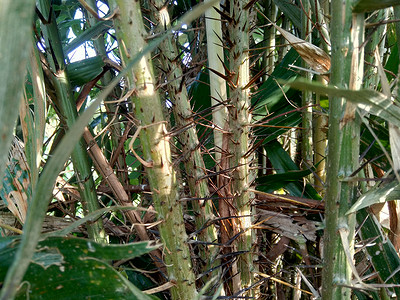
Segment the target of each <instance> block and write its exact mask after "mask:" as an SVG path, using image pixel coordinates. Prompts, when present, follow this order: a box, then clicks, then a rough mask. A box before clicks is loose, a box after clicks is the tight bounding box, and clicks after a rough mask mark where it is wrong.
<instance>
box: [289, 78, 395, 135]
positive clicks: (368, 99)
mask: <svg viewBox="0 0 400 300" xmlns="http://www.w3.org/2000/svg"><path fill="white" fill-rule="evenodd" d="M287 85H288V86H291V87H293V88H296V89H299V90H310V91H313V92H315V93H319V94H325V95H329V96H331V97H339V98H346V100H347V101H349V102H352V103H354V104H357V106H358V107H359V108H360V109H362V110H364V111H365V112H367V113H370V114H373V115H376V116H378V117H381V118H382V119H385V120H386V121H388V122H390V123H392V124H393V125H396V126H398V127H400V107H399V106H397V105H396V104H395V103H394V102H392V101H391V99H388V98H387V97H386V96H385V95H384V94H382V93H379V92H377V91H373V90H367V89H363V90H357V91H352V90H347V89H339V88H336V87H334V86H331V85H328V86H325V85H322V84H320V83H317V82H310V81H306V80H302V79H297V80H296V81H293V82H289V83H287Z"/></svg>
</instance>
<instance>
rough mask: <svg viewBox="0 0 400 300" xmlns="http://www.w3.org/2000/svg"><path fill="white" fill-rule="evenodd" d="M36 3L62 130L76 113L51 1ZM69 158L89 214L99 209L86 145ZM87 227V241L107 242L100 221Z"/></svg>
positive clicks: (77, 146)
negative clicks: (42, 23) (43, 22)
mask: <svg viewBox="0 0 400 300" xmlns="http://www.w3.org/2000/svg"><path fill="white" fill-rule="evenodd" d="M38 4H39V9H40V11H41V13H42V15H43V16H44V17H45V18H47V19H48V21H50V22H49V23H48V24H44V25H43V32H44V35H45V40H46V45H47V47H48V49H49V50H50V49H52V54H53V55H49V59H48V60H49V62H50V64H51V68H52V73H51V75H50V76H51V78H50V80H51V82H52V84H53V86H54V89H55V92H56V97H57V105H58V106H59V107H58V109H59V110H60V111H61V114H62V115H63V117H64V120H65V125H66V127H67V128H70V127H71V126H72V124H74V123H75V121H76V119H77V117H78V113H77V110H76V105H75V100H74V97H73V94H72V89H71V86H70V83H69V79H68V77H67V73H66V64H65V57H64V53H63V49H62V46H61V40H60V36H59V33H58V28H57V24H56V16H55V14H54V12H53V11H52V10H50V7H51V2H50V1H49V0H40V1H39V3H38ZM71 159H72V163H73V165H74V171H75V175H76V178H77V180H78V189H79V194H80V196H81V200H82V202H83V205H84V207H85V209H86V210H87V211H88V212H89V213H90V212H93V211H95V210H97V209H99V208H100V206H99V203H98V200H97V194H96V189H95V185H94V180H93V175H92V170H91V168H90V164H89V157H88V154H87V152H86V144H85V142H84V141H83V140H82V139H81V140H80V142H79V143H78V144H77V145H76V146H75V149H74V151H73V152H72V154H71ZM87 228H88V233H89V237H90V238H92V239H94V240H95V241H97V242H104V243H106V242H107V238H106V235H105V232H104V228H103V224H102V222H101V220H99V221H97V222H95V223H92V224H90V225H89V224H88V225H87Z"/></svg>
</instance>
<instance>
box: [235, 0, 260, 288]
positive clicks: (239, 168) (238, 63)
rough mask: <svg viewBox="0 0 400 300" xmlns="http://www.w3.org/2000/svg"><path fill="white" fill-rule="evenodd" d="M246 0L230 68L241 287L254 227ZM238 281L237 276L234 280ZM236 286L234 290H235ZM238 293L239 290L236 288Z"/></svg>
mask: <svg viewBox="0 0 400 300" xmlns="http://www.w3.org/2000/svg"><path fill="white" fill-rule="evenodd" d="M246 4H247V2H246V1H242V0H232V1H231V4H230V5H231V12H230V15H231V17H232V22H230V24H229V26H228V28H229V38H230V41H231V42H232V48H231V49H230V69H231V70H232V72H234V73H233V74H234V75H233V78H232V83H231V85H230V87H231V89H230V104H231V105H229V106H228V111H229V117H230V129H231V151H232V153H231V155H232V159H231V167H232V168H233V185H232V191H233V197H234V199H235V203H234V205H235V208H236V210H237V215H238V217H239V218H238V219H237V224H236V226H237V228H236V230H237V231H238V232H240V235H239V237H238V241H237V250H238V251H245V253H244V254H241V255H240V256H239V258H238V272H239V274H240V280H241V284H240V285H241V286H240V288H241V289H242V288H248V287H249V286H250V285H251V284H252V282H253V274H252V273H253V271H254V270H255V268H254V265H253V254H252V230H251V216H250V215H251V201H252V199H251V197H250V193H249V192H248V188H249V185H250V182H251V180H250V161H251V158H252V156H250V155H249V153H248V151H249V149H250V147H249V144H250V123H251V114H250V111H249V107H250V95H249V88H248V87H247V84H248V83H249V81H250V74H249V73H250V66H249V53H248V49H249V12H248V9H244V7H245V5H246ZM234 282H235V279H234ZM235 288H236V287H235V286H234V291H235ZM235 292H236V291H235Z"/></svg>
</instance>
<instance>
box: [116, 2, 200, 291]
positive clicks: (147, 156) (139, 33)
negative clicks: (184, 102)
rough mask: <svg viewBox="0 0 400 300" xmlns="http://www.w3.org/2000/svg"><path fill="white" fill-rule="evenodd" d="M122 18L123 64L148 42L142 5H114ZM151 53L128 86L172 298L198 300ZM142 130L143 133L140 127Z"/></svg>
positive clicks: (119, 34) (130, 77)
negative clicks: (138, 126)
mask: <svg viewBox="0 0 400 300" xmlns="http://www.w3.org/2000/svg"><path fill="white" fill-rule="evenodd" d="M113 5H114V7H118V10H119V14H117V16H116V17H115V19H114V23H115V30H116V33H117V37H118V40H119V45H120V53H121V58H122V62H123V63H124V64H125V63H126V62H127V61H128V60H129V58H130V57H132V56H133V55H135V54H136V53H139V52H140V51H142V50H143V49H144V48H145V47H146V45H147V43H146V41H145V40H144V37H145V36H146V31H145V29H144V25H143V19H142V14H141V10H140V9H141V7H140V2H135V1H129V0H116V1H113ZM152 68H153V66H152V62H151V55H145V56H144V57H143V58H142V59H141V60H140V62H139V63H138V64H136V65H135V66H134V67H133V69H132V72H130V73H129V74H128V87H129V89H134V90H135V96H133V97H132V100H133V102H134V104H135V111H136V118H137V119H138V120H139V122H140V125H141V126H142V127H140V128H141V131H140V142H141V145H142V148H143V156H144V161H143V163H144V165H145V167H146V171H147V175H148V179H149V183H150V187H151V190H152V193H153V200H154V206H155V209H156V210H157V212H158V218H159V220H160V221H161V223H160V224H159V230H160V235H161V239H162V241H163V243H164V247H165V263H166V265H167V270H168V276H169V279H170V281H172V282H174V283H175V286H174V287H172V288H171V294H172V298H173V299H194V298H195V297H196V295H197V292H196V286H195V276H194V273H193V270H192V266H191V259H190V251H189V247H188V245H187V235H186V231H185V224H184V220H183V212H182V207H181V205H180V203H179V202H178V199H179V195H178V184H177V181H176V174H175V172H174V170H173V166H172V161H171V160H172V158H171V150H170V145H169V136H168V133H167V126H166V121H165V119H164V116H163V107H162V104H161V101H160V97H159V95H158V93H157V91H156V90H155V79H154V76H153V69H152ZM138 130H140V129H138Z"/></svg>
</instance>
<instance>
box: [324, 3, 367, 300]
mask: <svg viewBox="0 0 400 300" xmlns="http://www.w3.org/2000/svg"><path fill="white" fill-rule="evenodd" d="M345 4H346V5H343V2H342V1H333V3H332V27H331V28H332V38H331V40H332V77H331V83H332V84H334V85H336V86H345V85H347V84H348V86H349V88H350V89H353V90H354V89H359V88H360V85H361V80H362V74H363V72H362V71H363V60H364V57H363V53H362V50H360V49H359V45H361V43H362V40H363V35H364V19H363V15H361V14H360V15H353V16H352V15H351V1H346V3H345ZM350 29H351V30H350ZM342 49H348V52H347V53H344V52H343V51H342ZM359 123H360V122H359V118H358V117H357V116H356V110H355V106H354V105H352V104H350V103H348V102H347V103H346V102H345V101H344V100H343V99H335V98H331V99H330V117H329V133H328V136H329V140H328V146H329V152H328V169H327V172H328V175H327V178H328V179H327V183H328V189H327V193H326V207H325V216H326V219H325V220H326V229H325V236H324V238H325V240H324V244H325V245H326V246H325V247H324V263H325V265H324V269H323V282H322V297H323V299H328V300H329V299H350V298H351V289H350V288H349V286H351V279H352V275H353V274H352V271H351V264H352V256H353V254H354V234H355V214H350V215H346V211H347V210H348V209H349V208H350V206H351V204H352V202H353V201H354V200H355V197H356V187H357V186H356V183H355V182H341V179H343V178H346V177H349V176H351V174H352V173H353V172H354V170H356V169H357V167H358V157H359V139H360V127H359V126H360V125H359ZM346 244H347V246H346V249H345V245H346ZM349 256H350V257H349Z"/></svg>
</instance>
